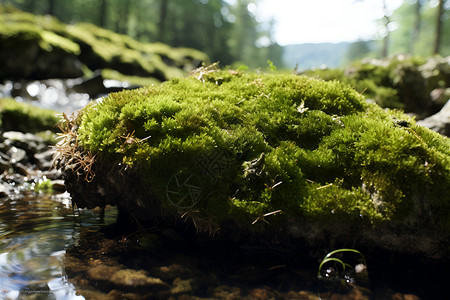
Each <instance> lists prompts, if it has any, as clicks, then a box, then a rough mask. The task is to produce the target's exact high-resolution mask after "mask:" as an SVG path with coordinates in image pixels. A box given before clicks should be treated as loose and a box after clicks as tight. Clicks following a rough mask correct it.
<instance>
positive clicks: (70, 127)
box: [52, 112, 95, 182]
mask: <svg viewBox="0 0 450 300" xmlns="http://www.w3.org/2000/svg"><path fill="white" fill-rule="evenodd" d="M79 119H80V116H79V113H77V112H75V113H73V114H70V115H67V114H65V113H63V114H62V115H61V119H60V123H59V125H58V127H59V129H60V130H61V133H58V135H59V136H58V139H60V141H59V142H58V143H57V144H56V146H54V147H53V149H54V150H55V154H54V156H53V161H52V167H54V168H56V169H60V170H62V169H72V170H73V172H74V173H76V174H77V175H78V176H80V177H84V180H86V181H87V182H92V180H93V179H94V177H95V173H94V171H93V166H94V162H95V155H93V154H92V153H91V152H90V151H89V150H85V149H84V148H83V147H82V146H81V145H79V144H78V138H77V130H78V125H79V124H78V122H79Z"/></svg>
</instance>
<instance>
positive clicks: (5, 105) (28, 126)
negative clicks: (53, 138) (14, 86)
mask: <svg viewBox="0 0 450 300" xmlns="http://www.w3.org/2000/svg"><path fill="white" fill-rule="evenodd" d="M57 114H58V112H56V111H54V110H51V109H43V108H39V107H36V106H34V105H31V104H27V103H19V102H17V101H15V100H14V99H7V98H4V99H0V128H1V130H3V131H11V130H15V131H21V132H31V133H37V132H42V131H46V130H50V131H52V132H58V131H59V130H58V127H57V124H58V122H59V118H58V117H57Z"/></svg>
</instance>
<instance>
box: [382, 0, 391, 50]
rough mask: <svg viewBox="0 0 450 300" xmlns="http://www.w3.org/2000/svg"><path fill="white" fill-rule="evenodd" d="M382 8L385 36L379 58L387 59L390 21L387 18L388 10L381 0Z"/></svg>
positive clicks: (384, 0) (384, 2)
mask: <svg viewBox="0 0 450 300" xmlns="http://www.w3.org/2000/svg"><path fill="white" fill-rule="evenodd" d="M383 8H384V17H383V19H384V21H385V22H384V27H385V29H386V35H385V36H384V38H383V49H382V52H381V56H382V57H383V58H385V57H387V56H388V54H389V24H390V23H391V19H390V18H389V16H388V10H387V5H386V0H383Z"/></svg>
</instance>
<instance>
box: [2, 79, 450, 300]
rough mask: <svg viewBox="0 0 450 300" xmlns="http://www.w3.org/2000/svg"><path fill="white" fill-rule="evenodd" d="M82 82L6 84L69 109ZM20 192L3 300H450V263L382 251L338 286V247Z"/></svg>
mask: <svg viewBox="0 0 450 300" xmlns="http://www.w3.org/2000/svg"><path fill="white" fill-rule="evenodd" d="M75 83H79V82H75ZM75 83H74V82H71V81H67V80H66V81H63V80H53V81H48V80H47V81H42V82H37V81H34V82H29V83H20V84H19V83H11V82H7V83H6V84H4V85H2V86H0V96H1V97H16V99H17V100H19V101H30V102H31V101H32V102H33V103H34V104H36V105H38V106H41V107H51V108H54V109H57V110H59V111H65V112H70V111H74V110H76V109H79V108H80V107H83V106H84V105H85V104H86V103H87V102H88V101H89V99H90V97H89V96H88V95H87V94H85V93H74V92H72V91H70V88H71V86H73V85H74V84H75ZM115 84H116V85H117V83H115ZM68 91H69V92H68ZM12 185H14V184H12ZM11 188H12V189H13V190H14V193H13V194H12V195H11V194H9V195H8V197H3V198H0V299H32V300H37V299H58V300H59V299H69V300H72V299H77V300H78V299H183V300H185V299H394V300H401V299H404V300H417V299H440V298H442V296H443V295H444V294H446V292H445V290H446V284H447V283H448V268H449V265H448V263H447V264H433V263H427V262H423V261H418V260H417V259H416V258H414V257H404V256H401V255H397V254H395V253H383V252H379V251H378V252H377V250H376V249H375V250H373V251H372V252H371V253H368V254H367V255H366V260H367V270H368V277H367V276H365V277H363V278H359V277H358V276H357V275H355V274H349V273H346V274H337V275H336V274H334V273H336V272H338V270H336V268H334V266H332V267H329V268H326V269H325V273H326V274H328V275H329V277H330V278H331V277H333V276H334V277H333V278H332V279H333V280H328V281H327V280H325V281H324V280H319V279H318V277H317V274H318V266H319V264H320V261H321V260H320V259H317V257H324V256H325V255H326V254H327V252H329V251H331V250H334V249H320V248H319V249H313V250H312V249H309V250H308V251H309V252H308V251H306V252H304V253H303V252H299V251H298V249H286V248H284V249H283V248H281V247H279V248H277V247H273V246H262V245H254V244H251V243H239V244H238V243H233V242H230V241H227V242H226V241H221V240H220V239H216V238H204V237H197V236H196V235H195V232H192V231H189V230H186V231H185V232H183V231H181V232H180V231H175V230H173V229H160V228H144V229H142V230H139V231H136V232H131V233H130V232H127V231H123V228H119V227H118V225H117V224H116V223H115V221H116V217H117V210H116V209H115V208H111V207H107V208H106V209H105V211H104V212H103V213H102V212H101V210H100V209H96V210H79V209H76V208H73V207H72V204H71V199H70V195H68V194H67V193H42V192H35V191H33V189H32V188H30V187H29V186H26V185H25V186H24V185H20V184H18V185H15V186H12V187H11ZM180 222H181V223H182V222H183V221H182V220H180ZM311 251H313V252H311ZM312 257H316V259H314V258H312ZM353 259H354V258H352V257H350V258H349V261H352V262H353ZM355 264H356V260H355ZM333 274H334V275H333ZM328 275H327V276H328ZM332 275H333V276H332Z"/></svg>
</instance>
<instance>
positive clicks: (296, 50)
mask: <svg viewBox="0 0 450 300" xmlns="http://www.w3.org/2000/svg"><path fill="white" fill-rule="evenodd" d="M350 44H351V43H348V42H344V43H338V44H333V43H321V44H298V45H287V46H284V53H283V62H284V65H285V66H286V67H287V68H292V69H293V68H294V67H295V65H296V64H298V70H304V69H311V68H320V67H321V66H323V65H325V66H327V67H329V68H336V67H339V66H340V65H341V64H342V62H343V59H344V57H345V54H346V52H347V50H348V47H349V45H350Z"/></svg>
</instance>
